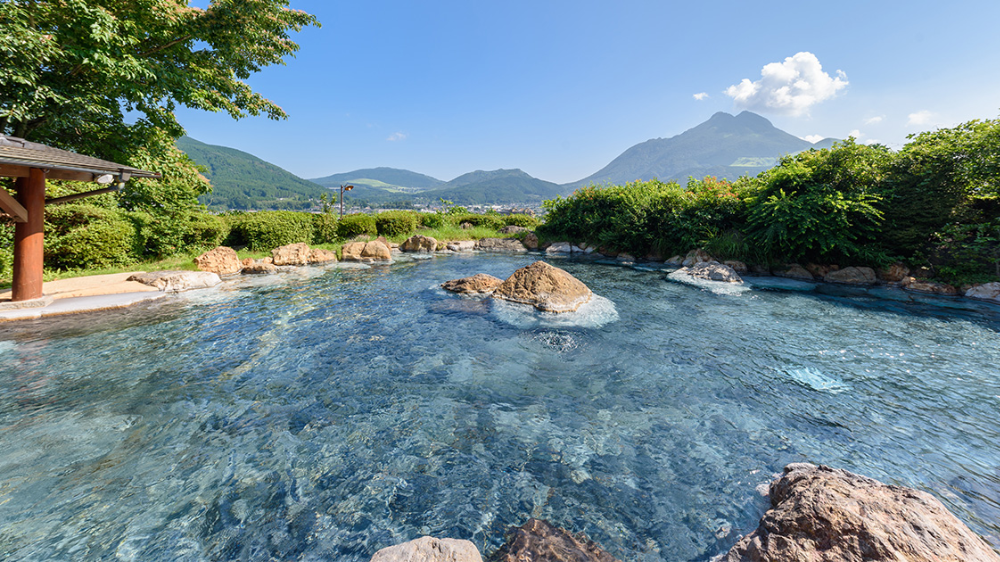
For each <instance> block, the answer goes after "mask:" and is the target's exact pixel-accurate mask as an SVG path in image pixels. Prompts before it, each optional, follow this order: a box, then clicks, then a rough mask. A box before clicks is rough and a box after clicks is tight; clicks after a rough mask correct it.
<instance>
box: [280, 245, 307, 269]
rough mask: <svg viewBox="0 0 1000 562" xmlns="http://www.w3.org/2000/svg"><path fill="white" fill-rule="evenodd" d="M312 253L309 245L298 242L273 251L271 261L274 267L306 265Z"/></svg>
mask: <svg viewBox="0 0 1000 562" xmlns="http://www.w3.org/2000/svg"><path fill="white" fill-rule="evenodd" d="M311 253H312V250H310V249H309V244H306V243H305V242H298V243H296V244H288V245H286V246H280V247H278V248H275V249H273V250H271V259H272V260H274V261H273V263H274V265H306V264H308V263H309V256H310V254H311Z"/></svg>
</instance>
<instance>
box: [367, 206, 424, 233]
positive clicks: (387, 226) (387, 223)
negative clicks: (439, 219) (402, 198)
mask: <svg viewBox="0 0 1000 562" xmlns="http://www.w3.org/2000/svg"><path fill="white" fill-rule="evenodd" d="M375 228H376V230H377V231H378V235H379V236H385V237H391V236H405V235H407V234H410V233H411V232H413V231H414V230H416V229H417V217H416V216H415V215H414V214H413V213H411V212H409V211H386V212H383V213H379V214H377V215H375Z"/></svg>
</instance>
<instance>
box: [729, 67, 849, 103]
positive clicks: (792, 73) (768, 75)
mask: <svg viewBox="0 0 1000 562" xmlns="http://www.w3.org/2000/svg"><path fill="white" fill-rule="evenodd" d="M760 76H761V78H760V80H758V81H756V82H751V81H750V79H749V78H744V79H743V81H742V82H740V83H739V84H736V85H735V86H730V87H729V88H727V89H726V95H727V96H729V97H731V98H733V100H735V102H736V105H737V106H740V107H742V108H745V109H751V110H755V111H765V112H770V113H776V114H779V115H802V114H805V113H808V112H809V108H810V107H812V106H813V105H815V104H817V103H819V102H821V101H823V100H827V99H830V98H832V97H833V96H835V95H836V94H837V91H838V90H841V89H843V88H846V87H847V84H848V82H847V75H846V74H844V73H843V72H842V71H840V70H838V71H837V77H836V78H831V77H830V75H829V74H827V73H826V72H823V65H821V64H820V63H819V59H818V58H816V55H814V54H812V53H808V52H801V53H797V54H796V55H795V56H791V57H788V58H786V59H785V61H784V62H772V63H770V64H767V65H764V68H763V69H762V70H761V71H760Z"/></svg>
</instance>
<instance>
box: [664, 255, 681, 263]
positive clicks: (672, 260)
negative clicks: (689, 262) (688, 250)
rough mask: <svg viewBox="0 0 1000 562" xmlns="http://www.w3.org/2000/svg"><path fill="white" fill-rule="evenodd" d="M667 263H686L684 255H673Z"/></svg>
mask: <svg viewBox="0 0 1000 562" xmlns="http://www.w3.org/2000/svg"><path fill="white" fill-rule="evenodd" d="M666 263H667V265H684V256H680V255H678V256H673V257H672V258H670V259H668V260H667V261H666Z"/></svg>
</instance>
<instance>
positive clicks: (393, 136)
mask: <svg viewBox="0 0 1000 562" xmlns="http://www.w3.org/2000/svg"><path fill="white" fill-rule="evenodd" d="M385 140H387V141H390V142H396V141H402V140H406V133H393V134H391V135H389V138H387V139H385Z"/></svg>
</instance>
